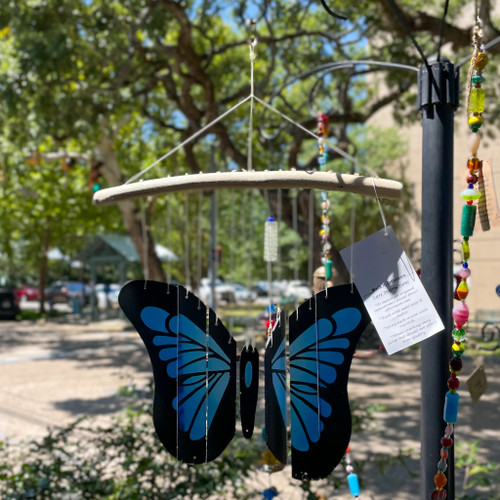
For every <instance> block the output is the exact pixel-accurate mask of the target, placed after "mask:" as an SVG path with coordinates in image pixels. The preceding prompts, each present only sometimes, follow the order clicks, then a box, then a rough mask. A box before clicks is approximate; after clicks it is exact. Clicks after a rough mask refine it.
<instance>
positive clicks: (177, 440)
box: [120, 281, 236, 463]
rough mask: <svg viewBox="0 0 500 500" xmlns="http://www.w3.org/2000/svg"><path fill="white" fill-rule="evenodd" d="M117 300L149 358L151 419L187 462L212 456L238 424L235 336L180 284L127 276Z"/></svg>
mask: <svg viewBox="0 0 500 500" xmlns="http://www.w3.org/2000/svg"><path fill="white" fill-rule="evenodd" d="M120 306H121V307H122V309H123V310H124V311H125V314H126V315H127V316H128V317H129V319H130V320H131V321H132V323H133V324H134V326H135V327H136V329H137V331H138V332H139V334H140V335H141V338H142V339H143V341H144V343H145V345H146V348H147V350H148V353H149V355H150V358H151V363H152V365H153V374H154V378H155V400H154V408H153V419H154V422H155V428H156V431H157V434H158V435H159V437H160V440H161V441H162V442H163V444H164V445H165V447H166V448H167V450H168V451H169V452H170V453H172V454H173V455H174V456H176V457H177V458H179V459H180V460H183V461H185V462H188V463H201V462H205V461H210V460H213V459H214V458H216V457H217V456H218V455H219V454H220V453H221V452H222V450H223V449H224V448H225V446H226V445H227V444H228V443H229V441H231V439H232V437H233V435H234V427H235V409H236V403H235V396H236V378H235V373H236V370H235V364H236V343H235V342H234V341H232V339H231V337H230V335H229V333H228V332H227V330H226V329H225V328H224V326H223V325H222V323H221V322H220V321H217V319H216V317H215V314H214V313H213V311H209V315H208V321H207V311H206V308H205V306H204V305H203V304H202V303H200V301H199V300H198V299H197V298H196V297H195V296H194V295H192V294H190V293H188V292H187V291H186V290H185V289H184V288H182V287H175V286H173V285H166V284H164V283H157V282H151V281H148V282H147V286H146V288H144V282H143V281H140V282H131V283H129V284H127V285H126V286H125V287H124V288H123V289H122V291H121V293H120Z"/></svg>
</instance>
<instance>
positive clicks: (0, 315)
mask: <svg viewBox="0 0 500 500" xmlns="http://www.w3.org/2000/svg"><path fill="white" fill-rule="evenodd" d="M18 314H19V306H18V305H17V301H16V297H15V295H14V292H13V291H12V290H10V289H8V288H0V319H16V316H17V315H18Z"/></svg>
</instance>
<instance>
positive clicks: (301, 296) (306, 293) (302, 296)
mask: <svg viewBox="0 0 500 500" xmlns="http://www.w3.org/2000/svg"><path fill="white" fill-rule="evenodd" d="M285 295H286V296H287V297H294V298H295V299H296V300H307V299H309V298H311V297H312V296H313V293H312V290H311V287H310V286H309V285H308V284H307V282H306V281H301V280H291V281H289V282H288V286H287V288H286V292H285Z"/></svg>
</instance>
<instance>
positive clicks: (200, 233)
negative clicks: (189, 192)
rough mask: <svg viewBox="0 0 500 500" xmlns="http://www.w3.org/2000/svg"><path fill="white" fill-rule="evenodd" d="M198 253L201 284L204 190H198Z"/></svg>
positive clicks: (198, 272) (198, 281)
mask: <svg viewBox="0 0 500 500" xmlns="http://www.w3.org/2000/svg"><path fill="white" fill-rule="evenodd" d="M197 224H198V235H197V241H198V255H197V256H196V258H197V265H196V283H197V284H198V286H200V284H201V272H202V270H201V265H202V255H203V192H202V191H199V192H198V221H197ZM200 308H201V299H199V298H198V309H200Z"/></svg>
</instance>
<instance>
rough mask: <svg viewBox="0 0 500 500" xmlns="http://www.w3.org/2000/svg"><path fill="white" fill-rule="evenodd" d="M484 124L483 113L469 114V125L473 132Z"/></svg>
mask: <svg viewBox="0 0 500 500" xmlns="http://www.w3.org/2000/svg"><path fill="white" fill-rule="evenodd" d="M482 124H483V117H482V116H481V115H474V114H472V115H470V116H469V127H470V128H471V130H472V131H473V132H477V131H478V130H479V128H480V127H481V125H482Z"/></svg>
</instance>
